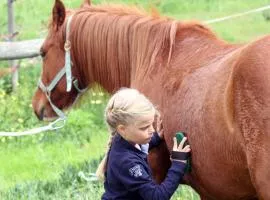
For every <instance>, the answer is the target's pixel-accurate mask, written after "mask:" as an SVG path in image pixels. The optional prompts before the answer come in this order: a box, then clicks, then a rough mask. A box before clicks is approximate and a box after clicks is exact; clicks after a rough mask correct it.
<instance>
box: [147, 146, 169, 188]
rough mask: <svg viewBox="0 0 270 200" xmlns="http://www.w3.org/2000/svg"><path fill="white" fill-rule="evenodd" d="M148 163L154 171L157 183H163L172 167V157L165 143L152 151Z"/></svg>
mask: <svg viewBox="0 0 270 200" xmlns="http://www.w3.org/2000/svg"><path fill="white" fill-rule="evenodd" d="M148 162H149V165H150V167H151V169H152V175H153V178H154V180H155V181H156V182H157V183H161V182H162V181H163V180H164V179H165V177H166V174H167V171H168V169H169V167H170V163H171V162H170V155H169V152H168V149H167V146H166V143H165V141H163V142H162V143H161V144H160V145H159V146H158V147H155V148H153V149H151V151H150V152H149V155H148Z"/></svg>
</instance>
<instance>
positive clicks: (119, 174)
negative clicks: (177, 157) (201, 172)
mask: <svg viewBox="0 0 270 200" xmlns="http://www.w3.org/2000/svg"><path fill="white" fill-rule="evenodd" d="M160 140H161V139H160V138H159V136H158V134H157V133H155V134H154V136H153V137H152V139H151V141H150V143H149V149H151V148H152V147H154V146H157V145H158V144H159V143H160ZM185 166H186V164H185V163H182V162H179V161H172V165H171V167H170V169H169V170H168V173H167V176H166V178H165V180H164V181H163V182H162V183H161V184H157V183H155V181H154V180H153V179H152V175H151V170H150V167H149V165H148V163H147V153H144V152H143V151H141V150H139V149H137V148H136V147H135V146H134V145H132V144H130V143H129V142H127V141H126V140H125V139H123V138H122V137H121V136H120V135H116V136H115V138H114V140H113V143H112V146H111V150H110V152H109V156H108V164H107V171H106V173H105V182H104V188H105V193H104V194H103V196H102V198H101V199H102V200H133V199H134V200H143V199H144V200H167V199H170V198H171V196H172V195H173V193H174V192H175V190H176V189H177V187H178V185H179V183H180V181H181V179H182V177H183V175H184V170H185Z"/></svg>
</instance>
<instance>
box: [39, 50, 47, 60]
mask: <svg viewBox="0 0 270 200" xmlns="http://www.w3.org/2000/svg"><path fill="white" fill-rule="evenodd" d="M40 56H41V57H42V58H44V57H45V56H46V52H45V51H43V50H40Z"/></svg>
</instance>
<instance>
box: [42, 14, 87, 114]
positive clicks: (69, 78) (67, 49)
mask: <svg viewBox="0 0 270 200" xmlns="http://www.w3.org/2000/svg"><path fill="white" fill-rule="evenodd" d="M72 17H73V15H71V16H70V17H69V18H68V20H67V26H66V41H65V45H64V49H65V65H64V67H63V68H62V69H61V70H60V71H59V72H58V73H57V74H56V76H55V77H54V79H53V80H52V81H51V83H50V84H49V85H48V86H46V85H45V84H44V83H43V82H42V80H41V79H40V80H39V83H38V87H39V88H40V89H41V90H42V92H43V93H44V94H45V95H46V97H47V99H48V101H49V103H50V105H51V107H52V109H53V110H54V112H55V113H56V114H57V115H58V116H59V117H60V118H66V116H65V114H64V112H63V111H62V110H61V109H59V108H58V107H57V106H56V105H54V103H53V102H52V100H51V92H52V90H53V89H54V88H55V87H56V85H57V84H58V82H59V81H60V80H61V79H62V77H63V76H64V75H65V74H66V81H67V89H66V91H67V92H70V91H71V88H72V83H73V85H74V88H75V89H76V90H77V91H78V93H83V92H84V91H85V90H86V89H83V90H82V89H80V88H79V85H78V79H74V78H73V77H72V73H71V65H72V62H71V57H70V48H71V43H70V40H69V32H70V23H71V19H72Z"/></svg>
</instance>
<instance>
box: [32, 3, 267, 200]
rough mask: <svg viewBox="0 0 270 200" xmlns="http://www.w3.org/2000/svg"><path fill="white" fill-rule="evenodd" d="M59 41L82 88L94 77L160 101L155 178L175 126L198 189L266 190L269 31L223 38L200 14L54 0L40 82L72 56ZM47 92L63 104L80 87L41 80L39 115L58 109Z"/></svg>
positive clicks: (246, 195) (219, 199) (236, 193)
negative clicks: (191, 17) (249, 37)
mask: <svg viewBox="0 0 270 200" xmlns="http://www.w3.org/2000/svg"><path fill="white" fill-rule="evenodd" d="M88 4H89V5H88ZM71 15H72V16H73V17H72V19H71V18H70V17H69V16H71ZM68 19H70V20H69V23H70V25H69V26H70V27H67V21H68ZM69 29H70V30H69ZM67 30H68V31H67ZM65 41H67V42H66V43H67V44H68V43H69V41H70V46H69V45H67V46H68V48H64V43H65ZM69 47H70V48H69ZM65 49H66V50H67V49H68V50H69V49H70V55H71V63H72V69H71V71H72V72H71V74H72V77H74V78H77V80H78V84H77V86H78V87H79V88H81V89H84V88H86V87H88V86H89V87H91V85H92V84H93V83H98V84H99V85H101V86H102V87H103V88H104V89H106V90H107V91H108V92H114V91H116V90H117V89H119V88H120V87H123V86H126V87H133V88H137V89H139V90H140V91H141V92H143V93H144V94H145V95H147V96H148V97H149V98H150V99H151V100H152V101H153V102H154V104H156V105H157V106H158V108H159V110H160V111H161V113H162V116H163V126H164V132H165V141H166V144H163V145H161V146H160V147H159V148H157V149H155V150H153V151H152V152H151V154H150V157H149V162H150V165H151V167H152V169H153V174H154V177H155V179H156V180H157V181H158V182H160V181H162V180H163V179H164V176H165V175H166V170H167V169H168V167H169V165H170V161H169V154H168V152H169V151H168V150H171V148H172V137H173V136H174V134H175V133H176V132H177V131H179V130H181V131H184V132H186V133H187V134H188V139H189V142H190V145H191V148H192V171H191V172H190V173H188V174H186V175H185V178H184V179H185V183H187V184H189V185H191V186H192V187H193V188H194V189H195V190H196V191H197V192H198V193H199V194H200V196H201V198H202V199H209V200H212V199H216V200H223V199H224V200H235V199H241V200H243V199H264V200H266V199H270V159H269V157H270V90H269V82H270V59H268V58H270V37H269V36H267V37H264V38H262V39H259V40H257V41H254V42H252V43H249V44H243V45H234V44H228V43H227V42H225V41H222V40H220V39H218V38H217V37H216V36H215V34H214V33H213V32H211V30H209V29H208V28H206V27H205V26H204V25H202V24H199V23H195V22H193V23H191V22H180V21H176V20H172V19H168V18H165V17H160V16H158V15H157V14H154V16H151V15H148V14H146V13H144V12H143V11H140V10H138V9H136V8H127V7H123V6H112V5H111V6H93V5H90V2H89V1H85V3H84V5H83V6H81V8H79V9H77V10H69V11H66V10H65V7H64V5H63V3H62V2H61V1H60V0H56V1H55V5H54V8H53V13H52V22H51V24H50V26H49V34H48V36H47V38H46V40H45V42H44V44H43V46H42V48H41V54H42V56H43V70H42V74H41V81H42V83H43V85H44V86H47V85H49V84H50V82H51V81H52V80H53V79H54V78H55V76H56V74H57V73H58V72H59V71H61V70H62V69H63V66H64V65H65V62H68V60H66V61H65ZM66 54H67V53H66ZM66 57H67V56H66ZM67 73H68V72H67ZM44 91H45V93H44ZM48 94H49V95H50V100H51V102H53V104H54V105H55V106H56V107H58V108H59V109H64V108H66V107H68V106H70V105H72V103H73V101H74V100H75V98H76V96H77V95H78V91H77V90H76V89H75V87H74V86H72V87H71V90H70V91H69V92H67V91H66V78H65V75H63V77H62V78H60V79H59V82H58V83H57V84H55V88H54V89H52V90H51V91H50V92H47V95H46V89H45V90H44V88H43V90H41V89H37V91H36V93H35V96H34V98H33V108H34V110H35V113H36V115H37V116H38V117H39V118H40V119H45V118H51V117H55V116H56V113H55V112H54V109H53V108H52V105H51V104H50V102H49V100H48Z"/></svg>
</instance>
